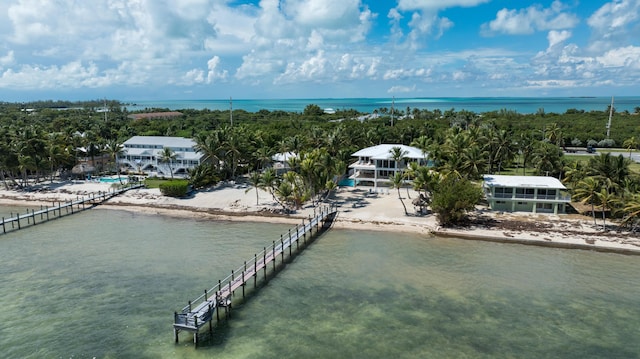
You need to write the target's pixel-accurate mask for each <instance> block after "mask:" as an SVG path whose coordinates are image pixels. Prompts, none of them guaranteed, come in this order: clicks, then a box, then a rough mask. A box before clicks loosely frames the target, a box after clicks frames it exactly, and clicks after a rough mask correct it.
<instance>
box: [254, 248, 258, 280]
mask: <svg viewBox="0 0 640 359" xmlns="http://www.w3.org/2000/svg"><path fill="white" fill-rule="evenodd" d="M256 277H258V255H257V254H256V253H254V254H253V288H254V289H255V288H256V284H257V283H256V282H257V279H256Z"/></svg>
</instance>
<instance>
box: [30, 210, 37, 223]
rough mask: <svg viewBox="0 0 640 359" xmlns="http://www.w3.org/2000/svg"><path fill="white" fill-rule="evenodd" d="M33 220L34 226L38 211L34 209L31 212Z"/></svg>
mask: <svg viewBox="0 0 640 359" xmlns="http://www.w3.org/2000/svg"><path fill="white" fill-rule="evenodd" d="M31 220H32V221H33V225H34V226H35V225H36V211H35V210H34V209H32V210H31Z"/></svg>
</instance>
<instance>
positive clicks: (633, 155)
mask: <svg viewBox="0 0 640 359" xmlns="http://www.w3.org/2000/svg"><path fill="white" fill-rule="evenodd" d="M609 153H611V156H615V157H618V156H619V155H622V156H623V157H624V158H629V152H617V151H616V152H609ZM565 154H568V155H579V156H597V155H599V154H600V153H599V152H596V153H587V152H575V153H569V152H565ZM631 160H632V161H635V162H638V163H640V153H638V152H632V153H631Z"/></svg>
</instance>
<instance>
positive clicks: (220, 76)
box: [207, 56, 227, 84]
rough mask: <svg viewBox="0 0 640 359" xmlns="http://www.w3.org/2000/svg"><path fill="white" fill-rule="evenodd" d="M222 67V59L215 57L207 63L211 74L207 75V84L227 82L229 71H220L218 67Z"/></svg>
mask: <svg viewBox="0 0 640 359" xmlns="http://www.w3.org/2000/svg"><path fill="white" fill-rule="evenodd" d="M219 65H220V57H218V56H214V57H212V58H211V59H209V61H207V68H208V69H209V72H208V73H207V83H208V84H210V83H213V82H216V81H218V80H225V79H226V78H227V70H220V69H219V68H218V66H219Z"/></svg>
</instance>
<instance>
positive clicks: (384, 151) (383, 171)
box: [349, 144, 427, 187]
mask: <svg viewBox="0 0 640 359" xmlns="http://www.w3.org/2000/svg"><path fill="white" fill-rule="evenodd" d="M394 147H399V148H400V150H401V151H402V152H403V153H405V156H404V160H403V161H401V162H400V163H398V164H397V166H396V161H394V160H393V157H392V155H391V151H392V148H394ZM351 156H352V157H357V158H358V160H357V161H356V162H354V163H352V164H351V165H350V166H349V168H350V171H349V172H350V176H349V178H350V179H353V180H354V183H355V184H356V185H358V184H364V185H371V186H374V187H378V185H380V184H387V185H388V184H389V177H391V176H394V175H395V173H396V172H397V171H403V170H404V169H406V168H407V164H408V163H410V162H418V164H419V165H421V166H424V165H426V164H427V160H426V158H425V154H424V153H422V151H421V150H420V149H418V148H416V147H411V146H405V145H392V144H382V145H377V146H373V147H367V148H363V149H361V150H359V151H357V152H355V153H354V154H352V155H351Z"/></svg>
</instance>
